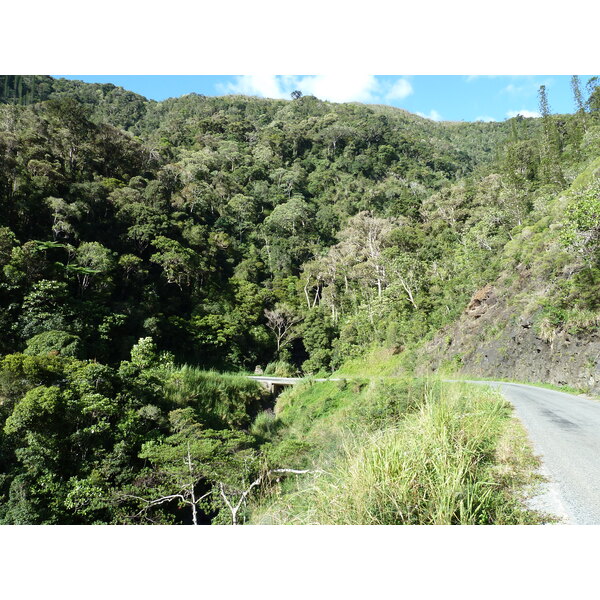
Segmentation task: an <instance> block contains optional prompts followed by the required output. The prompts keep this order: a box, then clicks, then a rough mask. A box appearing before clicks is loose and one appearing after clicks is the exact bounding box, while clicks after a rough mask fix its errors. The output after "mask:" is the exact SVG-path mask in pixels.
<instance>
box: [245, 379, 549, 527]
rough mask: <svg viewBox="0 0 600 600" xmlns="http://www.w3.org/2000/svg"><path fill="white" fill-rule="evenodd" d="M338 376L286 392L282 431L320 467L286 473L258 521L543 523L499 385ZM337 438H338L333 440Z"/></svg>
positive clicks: (527, 452) (524, 446)
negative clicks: (528, 494) (527, 501)
mask: <svg viewBox="0 0 600 600" xmlns="http://www.w3.org/2000/svg"><path fill="white" fill-rule="evenodd" d="M333 385H334V383H333V382H327V383H325V384H317V383H313V384H312V386H309V387H306V388H300V389H297V390H295V391H293V392H289V393H288V392H286V394H287V396H286V397H284V398H283V399H282V401H281V404H280V405H279V406H278V417H277V418H278V419H280V420H281V421H282V423H283V426H284V427H285V432H284V438H285V437H286V434H287V435H293V436H295V437H296V439H298V440H300V439H301V440H302V441H304V442H305V443H308V444H310V448H311V449H310V451H309V453H308V459H310V460H309V462H310V461H312V464H310V465H308V466H311V467H312V468H314V469H319V470H321V471H324V472H321V473H316V474H314V475H305V476H303V477H302V478H300V477H298V478H294V479H289V480H287V481H286V482H285V483H284V484H283V485H282V486H279V487H277V488H276V490H275V491H274V492H273V493H272V495H271V496H267V497H266V498H263V500H262V501H261V503H260V504H258V505H256V506H255V507H254V510H253V517H252V521H253V522H254V523H272V524H490V523H498V524H500V523H538V522H542V521H543V517H542V516H541V515H539V514H537V513H534V512H532V511H529V510H527V509H526V508H524V505H523V503H522V496H523V494H524V490H525V489H526V488H527V486H528V485H530V484H532V483H533V482H534V481H535V475H534V468H535V466H536V465H537V462H536V459H535V458H534V457H533V454H532V452H531V449H530V447H529V445H528V443H527V441H526V436H525V434H524V432H523V430H522V427H521V426H520V425H519V423H518V422H517V421H516V420H515V419H513V418H512V409H511V407H510V405H509V404H508V403H507V402H506V401H505V400H504V399H503V398H502V397H501V396H500V395H499V394H497V393H496V392H494V391H492V390H489V389H486V388H481V387H476V386H469V385H465V384H460V383H459V384H442V383H441V382H440V381H439V380H415V379H413V380H398V381H395V382H392V381H388V380H379V381H374V382H370V383H364V384H363V387H362V388H356V387H354V388H353V387H352V386H353V385H357V384H356V382H348V383H346V388H341V386H340V388H341V389H337V390H336V389H335V388H334V387H332V386H333ZM331 440H334V443H330V442H331Z"/></svg>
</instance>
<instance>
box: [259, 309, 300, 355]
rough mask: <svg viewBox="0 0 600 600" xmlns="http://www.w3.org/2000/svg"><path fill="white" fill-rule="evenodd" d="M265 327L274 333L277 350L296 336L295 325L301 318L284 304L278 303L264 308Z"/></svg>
mask: <svg viewBox="0 0 600 600" xmlns="http://www.w3.org/2000/svg"><path fill="white" fill-rule="evenodd" d="M265 318H266V320H267V323H266V324H267V327H268V328H269V329H270V330H271V331H272V332H273V334H274V335H275V341H276V343H277V352H279V351H280V350H281V349H282V348H283V347H284V346H286V345H288V344H289V343H290V342H291V341H292V340H294V339H295V338H296V337H297V331H296V328H295V327H296V325H297V324H298V323H299V322H300V321H301V318H300V317H299V316H298V315H297V314H296V313H295V312H294V311H293V310H292V309H291V308H290V307H289V306H286V305H285V304H279V305H278V306H276V307H275V308H274V309H273V310H269V309H265Z"/></svg>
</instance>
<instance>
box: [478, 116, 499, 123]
mask: <svg viewBox="0 0 600 600" xmlns="http://www.w3.org/2000/svg"><path fill="white" fill-rule="evenodd" d="M495 120H496V119H494V117H487V116H484V117H475V121H483V122H484V123H492V122H493V121H495Z"/></svg>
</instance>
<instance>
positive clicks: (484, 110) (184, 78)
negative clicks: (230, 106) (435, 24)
mask: <svg viewBox="0 0 600 600" xmlns="http://www.w3.org/2000/svg"><path fill="white" fill-rule="evenodd" d="M54 77H66V78H68V79H80V80H83V81H86V82H89V83H113V84H115V85H118V86H121V87H124V88H126V89H128V90H131V91H133V92H136V93H138V94H141V95H142V96H145V97H146V98H149V99H153V100H164V99H165V98H170V97H177V96H182V95H184V94H189V93H191V92H195V93H197V94H204V95H206V96H222V95H225V94H246V95H251V96H259V97H263V98H285V99H289V98H290V93H291V92H292V91H293V90H300V91H301V92H302V93H303V94H305V95H313V96H316V97H317V98H320V99H322V100H330V101H332V102H364V103H367V104H387V105H390V106H396V107H399V108H404V109H406V110H408V111H410V112H412V113H417V114H420V115H421V116H424V117H427V118H430V119H433V120H435V121H440V120H443V121H503V120H504V119H507V118H510V117H514V116H516V115H517V114H521V115H523V116H525V117H537V116H539V112H538V89H539V87H540V85H545V86H546V89H547V94H548V100H549V103H550V109H551V111H552V112H554V113H569V112H573V111H574V105H573V96H572V92H571V84H570V76H568V75H518V76H517V75H514V76H513V75H489V76H488V75H480V76H473V75H411V76H401V75H359V74H346V73H342V74H339V75H114V76H111V75H55V76H54ZM580 79H581V82H582V86H584V85H585V82H586V81H587V79H588V76H581V77H580Z"/></svg>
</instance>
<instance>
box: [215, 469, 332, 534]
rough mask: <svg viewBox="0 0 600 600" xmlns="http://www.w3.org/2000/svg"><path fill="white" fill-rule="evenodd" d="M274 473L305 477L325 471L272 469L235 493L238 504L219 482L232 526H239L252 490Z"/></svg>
mask: <svg viewBox="0 0 600 600" xmlns="http://www.w3.org/2000/svg"><path fill="white" fill-rule="evenodd" d="M274 473H295V474H297V475H304V474H306V473H314V474H321V473H325V471H322V470H321V469H314V470H311V469H271V470H270V471H267V472H266V473H263V474H262V475H260V476H259V477H257V478H256V479H255V480H254V481H253V482H252V483H251V484H250V485H249V486H248V487H247V488H246V489H244V490H239V491H236V492H234V493H233V494H232V495H236V496H237V498H236V500H237V502H236V501H235V500H233V499H231V498H229V497H228V496H227V494H226V491H225V489H226V486H225V484H223V483H222V482H219V492H220V494H221V498H223V502H224V503H225V506H227V508H228V509H229V511H230V512H231V524H232V525H237V524H238V518H237V516H238V512H239V510H240V508H241V507H242V505H243V504H244V503H245V502H246V500H247V498H248V496H249V495H250V493H251V492H252V490H253V489H255V488H257V487H258V486H260V485H261V484H262V483H263V482H264V481H265V480H266V479H267V478H268V477H269V476H271V475H272V474H274Z"/></svg>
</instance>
